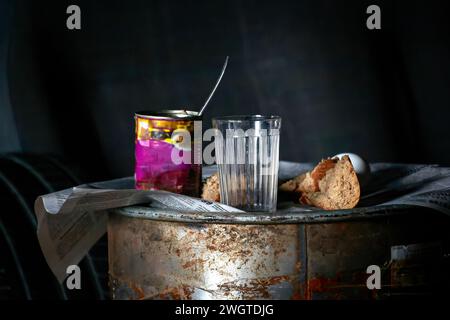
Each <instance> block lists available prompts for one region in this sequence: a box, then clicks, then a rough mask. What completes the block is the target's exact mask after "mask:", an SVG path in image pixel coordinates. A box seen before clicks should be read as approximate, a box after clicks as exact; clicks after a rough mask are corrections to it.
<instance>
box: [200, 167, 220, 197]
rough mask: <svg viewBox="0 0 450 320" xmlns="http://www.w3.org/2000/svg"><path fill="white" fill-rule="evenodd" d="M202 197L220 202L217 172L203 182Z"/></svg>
mask: <svg viewBox="0 0 450 320" xmlns="http://www.w3.org/2000/svg"><path fill="white" fill-rule="evenodd" d="M202 199H204V200H208V201H214V202H220V185H219V174H218V173H217V172H216V173H214V174H212V175H211V176H210V177H209V178H208V179H206V181H205V183H204V184H203V192H202Z"/></svg>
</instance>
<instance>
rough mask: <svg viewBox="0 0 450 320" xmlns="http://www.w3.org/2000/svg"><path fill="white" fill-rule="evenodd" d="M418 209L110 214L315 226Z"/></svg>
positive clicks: (137, 210) (129, 210) (135, 209)
mask: <svg viewBox="0 0 450 320" xmlns="http://www.w3.org/2000/svg"><path fill="white" fill-rule="evenodd" d="M417 208H418V207H415V206H412V205H404V204H394V205H381V206H373V207H358V208H353V209H347V210H332V211H324V210H315V211H311V212H296V211H295V210H294V211H278V212H275V213H268V212H190V211H188V212H184V211H176V210H170V209H163V208H153V207H146V206H142V205H141V206H132V207H123V208H117V209H114V210H112V211H111V212H113V213H115V214H119V215H122V216H126V217H129V218H138V219H144V220H156V221H167V222H182V223H205V224H246V225H261V224H271V225H280V224H315V223H331V222H341V221H357V220H363V221H364V220H368V219H375V218H381V217H390V216H393V215H402V214H403V215H406V214H408V215H409V214H411V210H412V209H417Z"/></svg>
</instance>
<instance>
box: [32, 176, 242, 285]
mask: <svg viewBox="0 0 450 320" xmlns="http://www.w3.org/2000/svg"><path fill="white" fill-rule="evenodd" d="M133 188H134V179H133V178H132V177H129V178H123V179H117V180H111V181H106V182H99V183H92V184H85V185H81V186H77V187H74V188H70V189H66V190H62V191H59V192H55V193H51V194H47V195H43V196H40V197H38V198H37V199H36V202H35V213H36V216H37V221H38V228H37V236H38V240H39V244H40V246H41V249H42V252H43V254H44V256H45V259H46V260H47V263H48V265H49V266H50V268H51V270H52V271H53V273H54V274H55V276H56V278H57V279H58V280H59V282H63V281H64V279H65V277H66V276H67V274H66V270H67V267H68V266H70V265H76V264H78V263H79V262H80V261H81V259H83V257H84V256H85V255H86V254H87V253H88V251H89V250H90V249H91V248H92V246H93V245H94V244H95V243H96V242H97V241H98V240H99V239H100V238H101V237H102V236H103V234H105V232H106V224H107V218H108V213H107V210H108V209H113V208H119V207H125V206H131V205H137V204H149V205H151V206H155V207H158V208H171V209H173V210H183V211H190V212H221V211H223V212H242V211H241V210H239V209H236V208H233V207H230V206H227V205H224V204H221V203H215V202H209V201H203V200H201V199H196V198H191V197H188V196H184V195H179V194H173V193H170V192H165V191H144V190H135V189H133Z"/></svg>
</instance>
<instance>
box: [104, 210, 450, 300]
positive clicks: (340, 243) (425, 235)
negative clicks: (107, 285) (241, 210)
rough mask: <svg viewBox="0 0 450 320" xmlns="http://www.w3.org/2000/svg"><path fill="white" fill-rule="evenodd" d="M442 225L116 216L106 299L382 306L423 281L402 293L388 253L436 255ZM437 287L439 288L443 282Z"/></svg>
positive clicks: (347, 218) (436, 219) (318, 216)
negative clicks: (378, 273)
mask: <svg viewBox="0 0 450 320" xmlns="http://www.w3.org/2000/svg"><path fill="white" fill-rule="evenodd" d="M308 215H310V216H308ZM270 219H272V220H270ZM286 221H288V222H286ZM405 221H407V222H406V223H405ZM424 221H426V222H427V223H426V224H424V223H423V222H424ZM449 226H450V225H449V219H448V218H446V217H443V216H441V215H439V214H435V213H434V212H431V211H423V210H421V209H416V208H415V209H412V208H409V207H408V208H406V207H405V208H403V210H400V209H398V210H395V211H389V210H386V209H383V208H379V211H370V210H359V212H356V213H354V214H352V213H350V214H348V213H345V212H344V213H342V212H340V213H330V215H327V214H326V213H323V212H321V213H318V212H312V213H308V214H305V213H302V214H300V213H292V214H290V215H289V214H288V217H287V219H281V217H280V215H268V214H265V215H264V214H263V215H261V216H258V217H257V216H256V215H249V214H239V215H230V214H223V213H220V214H216V213H214V214H213V213H195V214H185V213H175V212H172V213H170V212H165V211H164V210H155V211H153V209H150V208H144V207H136V208H127V209H121V210H116V211H115V213H112V214H111V215H110V221H109V226H108V238H109V259H110V261H109V266H110V279H111V290H112V294H113V298H114V299H373V298H377V299H383V298H389V297H391V296H393V295H402V293H406V292H407V293H411V283H412V282H413V283H412V284H413V286H412V288H413V290H412V292H413V293H415V294H423V293H426V292H429V291H430V290H434V289H435V287H433V285H434V284H433V283H432V281H431V282H430V281H428V283H426V284H425V286H423V283H422V284H421V285H420V286H419V285H417V286H415V287H414V281H416V279H414V277H411V276H410V277H409V278H408V283H407V284H408V288H405V287H402V285H403V284H404V283H405V281H403V282H401V281H398V279H397V280H396V279H391V274H394V275H399V274H402V273H399V272H396V273H395V272H394V273H393V272H392V270H391V267H392V265H393V266H394V268H395V267H397V269H398V266H399V265H398V264H397V265H396V264H395V263H392V261H391V260H393V259H392V257H391V247H393V246H396V245H408V244H413V243H428V242H433V243H439V245H440V246H441V247H442V248H443V249H442V250H443V251H445V250H447V249H448V247H449V244H450V241H449V235H448V228H449ZM426 258H427V259H428V260H429V259H430V257H429V256H427V257H426ZM432 259H434V260H433V261H432V263H431V265H433V268H429V269H427V270H426V272H435V273H436V274H437V275H440V276H443V275H444V274H445V273H444V272H443V271H442V261H441V260H439V259H440V257H436V256H433V258H432ZM373 264H375V265H378V266H380V267H381V268H382V270H383V274H382V289H381V290H369V289H368V288H367V286H366V280H367V277H368V274H366V268H367V267H368V266H369V265H373ZM401 266H403V265H401ZM402 270H404V269H401V271H402ZM421 270H422V269H421ZM394 271H396V269H394ZM402 272H403V271H402ZM397 278H398V276H397ZM434 278H436V277H434ZM421 279H422V280H423V279H428V278H426V277H425V276H422V277H421ZM430 279H431V278H430ZM440 279H441V280H442V279H444V278H443V277H441V278H440ZM444 280H445V279H444ZM416 284H417V283H416ZM440 286H441V288H444V289H445V288H446V289H447V290H448V282H445V281H444V282H443V283H441V284H440ZM445 286H447V287H445Z"/></svg>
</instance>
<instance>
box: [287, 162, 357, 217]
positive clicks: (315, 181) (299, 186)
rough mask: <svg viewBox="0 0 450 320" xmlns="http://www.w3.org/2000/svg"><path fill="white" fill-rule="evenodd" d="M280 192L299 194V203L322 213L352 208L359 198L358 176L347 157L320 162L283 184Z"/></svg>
mask: <svg viewBox="0 0 450 320" xmlns="http://www.w3.org/2000/svg"><path fill="white" fill-rule="evenodd" d="M280 190H282V191H290V192H298V193H300V202H301V203H304V204H308V205H312V206H315V207H319V208H322V209H325V210H337V209H351V208H354V207H355V206H356V205H357V204H358V201H359V197H360V186H359V181H358V177H357V176H356V172H355V170H354V169H353V165H352V163H351V161H350V158H349V157H348V156H347V155H345V156H343V157H342V158H341V159H340V160H339V159H338V158H333V159H325V160H322V161H321V162H320V163H319V164H318V165H317V166H316V167H315V168H314V169H313V170H312V171H311V172H306V173H303V174H301V175H299V176H297V177H295V178H294V179H292V180H290V181H288V182H286V183H284V184H282V185H281V186H280Z"/></svg>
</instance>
